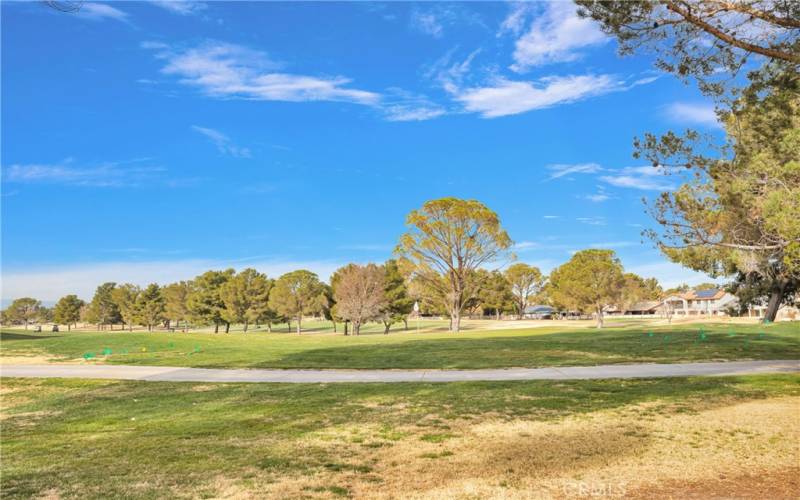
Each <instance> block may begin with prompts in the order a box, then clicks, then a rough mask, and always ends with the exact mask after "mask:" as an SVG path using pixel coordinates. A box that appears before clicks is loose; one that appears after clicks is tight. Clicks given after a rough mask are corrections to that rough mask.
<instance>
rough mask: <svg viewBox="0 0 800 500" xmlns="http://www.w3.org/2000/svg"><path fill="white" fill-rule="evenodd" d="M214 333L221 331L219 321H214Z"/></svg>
mask: <svg viewBox="0 0 800 500" xmlns="http://www.w3.org/2000/svg"><path fill="white" fill-rule="evenodd" d="M214 333H219V323H214Z"/></svg>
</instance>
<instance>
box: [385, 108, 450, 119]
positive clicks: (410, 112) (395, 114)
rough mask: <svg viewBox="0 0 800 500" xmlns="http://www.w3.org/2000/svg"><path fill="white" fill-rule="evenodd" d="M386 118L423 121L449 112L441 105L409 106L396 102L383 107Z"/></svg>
mask: <svg viewBox="0 0 800 500" xmlns="http://www.w3.org/2000/svg"><path fill="white" fill-rule="evenodd" d="M383 110H384V112H385V113H386V119H387V120H388V121H390V122H410V121H415V122H418V121H423V120H430V119H433V118H437V117H439V116H442V115H444V114H446V113H447V111H445V109H444V108H442V107H439V106H430V107H425V106H408V105H402V104H395V105H389V106H384V107H383Z"/></svg>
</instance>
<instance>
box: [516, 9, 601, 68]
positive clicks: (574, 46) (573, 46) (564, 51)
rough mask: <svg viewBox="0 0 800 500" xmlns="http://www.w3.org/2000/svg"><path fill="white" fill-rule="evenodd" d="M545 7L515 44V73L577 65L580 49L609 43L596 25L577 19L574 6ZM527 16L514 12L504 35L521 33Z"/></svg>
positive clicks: (586, 20) (587, 20)
mask: <svg viewBox="0 0 800 500" xmlns="http://www.w3.org/2000/svg"><path fill="white" fill-rule="evenodd" d="M543 7H544V10H543V11H542V12H541V13H540V14H539V15H536V16H535V17H534V19H533V21H532V22H531V25H530V28H529V30H528V31H527V32H526V33H525V34H523V35H522V36H521V37H520V38H519V39H517V41H516V47H515V50H514V64H513V65H512V66H511V69H512V70H514V71H517V72H523V71H527V70H528V69H530V68H532V67H535V66H541V65H544V64H550V63H558V62H567V61H574V60H576V59H579V58H580V57H582V55H583V54H582V52H581V49H585V48H587V47H591V46H595V45H600V44H603V43H606V42H607V41H608V38H607V37H606V36H605V35H604V34H603V32H602V31H601V30H600V27H599V25H598V24H597V23H596V22H595V21H593V20H591V19H583V18H580V17H578V15H577V12H576V7H575V5H574V4H573V3H572V2H547V3H545V4H543ZM525 14H526V13H525V12H524V11H522V10H516V11H512V14H511V15H510V16H509V17H507V18H506V20H505V21H504V22H503V25H502V26H501V32H506V31H510V32H512V33H513V32H514V29H513V28H517V32H518V31H519V26H520V24H521V23H522V22H523V21H522V19H524V17H525Z"/></svg>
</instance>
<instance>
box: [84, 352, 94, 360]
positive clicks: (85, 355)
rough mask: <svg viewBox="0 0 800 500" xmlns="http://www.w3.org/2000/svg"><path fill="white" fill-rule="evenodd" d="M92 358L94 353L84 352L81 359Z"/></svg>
mask: <svg viewBox="0 0 800 500" xmlns="http://www.w3.org/2000/svg"><path fill="white" fill-rule="evenodd" d="M92 358H94V353H93V352H87V353H86V354H84V355H83V359H86V360H89V359H92Z"/></svg>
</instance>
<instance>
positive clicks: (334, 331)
mask: <svg viewBox="0 0 800 500" xmlns="http://www.w3.org/2000/svg"><path fill="white" fill-rule="evenodd" d="M331 323H333V333H336V322H335V321H333V320H331Z"/></svg>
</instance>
